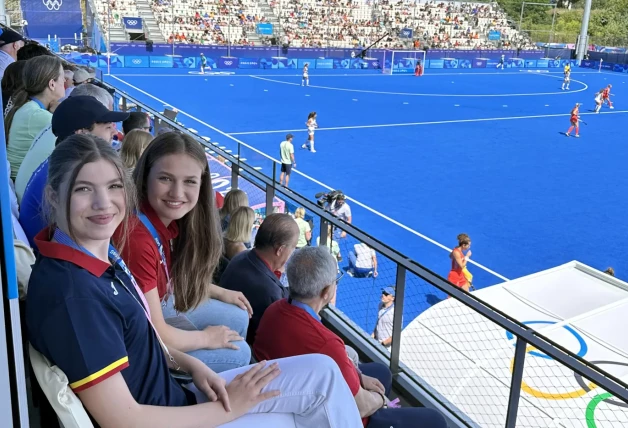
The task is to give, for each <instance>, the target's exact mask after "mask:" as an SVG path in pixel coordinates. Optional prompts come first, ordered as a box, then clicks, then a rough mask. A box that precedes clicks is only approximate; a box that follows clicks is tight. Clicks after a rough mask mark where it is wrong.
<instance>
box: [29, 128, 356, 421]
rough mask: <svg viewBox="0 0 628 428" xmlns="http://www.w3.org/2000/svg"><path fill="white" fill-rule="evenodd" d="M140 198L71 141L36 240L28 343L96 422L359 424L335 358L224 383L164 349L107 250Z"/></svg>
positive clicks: (108, 166) (97, 151)
mask: <svg viewBox="0 0 628 428" xmlns="http://www.w3.org/2000/svg"><path fill="white" fill-rule="evenodd" d="M133 194H134V191H133V186H132V184H131V183H130V182H129V179H128V177H127V176H126V173H125V169H124V166H123V165H122V162H121V161H120V159H119V158H118V156H117V154H116V152H115V151H114V150H113V148H112V147H111V145H110V144H109V142H105V141H104V140H101V139H99V138H97V137H94V136H89V135H74V136H71V137H69V138H67V139H66V140H65V141H63V142H62V143H61V144H59V145H58V146H57V147H56V148H55V150H54V152H53V153H52V155H51V157H50V166H49V175H48V184H47V187H46V199H47V202H48V203H49V205H50V211H49V212H50V213H51V215H52V221H53V222H52V225H51V226H50V227H49V228H48V229H45V230H43V231H42V232H41V233H40V234H39V235H38V236H37V238H36V239H37V242H38V244H39V250H40V255H39V257H38V259H37V262H36V263H35V265H34V267H33V272H32V275H31V279H30V284H29V293H28V296H27V312H26V322H27V326H28V333H29V339H30V341H31V343H32V345H33V347H34V348H35V349H36V350H37V351H39V352H41V353H42V354H43V355H44V356H46V357H47V358H48V359H49V360H50V361H51V362H52V363H53V364H54V365H56V366H58V367H59V368H60V369H61V370H62V371H63V372H64V373H65V374H66V375H67V377H68V380H69V384H70V388H71V389H72V390H73V391H74V392H75V393H77V394H78V396H79V398H80V399H81V401H82V402H83V405H84V406H85V407H86V409H87V410H88V412H89V413H90V414H91V416H92V417H93V418H94V419H95V420H96V422H97V423H98V425H100V426H101V427H103V428H107V427H115V428H120V427H122V428H124V427H133V428H143V427H147V428H148V427H150V428H160V427H173V426H176V427H180V428H184V427H214V426H219V425H220V426H224V427H229V428H235V427H237V428H244V427H250V426H255V427H256V428H261V427H268V428H270V427H278V426H294V427H312V428H314V427H332V426H333V427H349V428H353V427H356V428H357V427H358V426H359V424H360V422H359V420H360V419H359V415H358V413H357V409H356V408H355V406H351V404H352V403H351V402H352V401H353V399H352V397H351V395H350V394H351V393H350V392H349V389H348V387H347V385H346V382H344V380H343V378H342V375H341V374H340V371H339V369H338V367H337V366H336V365H335V363H333V361H332V360H331V359H329V358H327V357H324V356H321V355H315V356H302V357H296V358H289V359H282V360H277V361H275V362H273V363H270V364H267V363H266V362H261V363H259V364H257V365H255V366H249V367H243V368H239V369H236V370H231V371H229V372H225V373H222V374H221V375H217V374H216V373H214V372H213V371H212V370H211V369H209V368H208V367H207V366H205V365H204V364H203V363H202V362H200V361H199V360H197V359H196V358H193V357H191V356H189V355H186V354H184V353H182V352H180V351H177V350H176V349H174V348H171V349H168V347H167V346H166V345H165V344H164V343H163V341H162V340H161V339H160V337H159V335H158V333H157V331H156V329H155V328H154V327H153V325H152V323H151V321H150V313H149V307H148V304H147V303H146V301H145V300H144V298H143V294H142V292H141V291H140V290H139V287H138V286H137V283H136V282H135V279H134V278H133V276H132V274H131V273H130V271H129V270H128V268H127V267H126V265H125V264H124V262H123V261H122V259H120V257H119V254H118V251H117V249H116V248H115V247H114V246H113V245H112V244H111V237H112V235H113V233H114V231H115V230H116V229H117V228H118V227H120V230H121V232H120V233H121V235H122V236H123V237H124V235H125V234H126V233H127V232H128V221H127V219H128V217H129V214H130V211H131V210H132V209H133V206H134V205H133V196H132V195H133ZM169 367H170V368H173V369H179V370H183V371H186V372H188V373H189V374H191V376H192V378H193V384H190V385H189V386H188V387H186V388H185V389H184V388H183V387H181V386H180V385H179V384H178V383H177V382H176V381H175V380H174V379H173V378H172V377H171V376H170V373H169V370H168V368H169ZM311 367H316V371H315V372H313V373H310V372H309V371H308V369H307V368H311ZM227 383H228V384H227ZM302 391H305V392H302ZM311 391H316V392H317V393H316V394H312V392H311ZM208 401H209V402H208ZM197 403H203V404H198V405H195V404H197ZM223 424H224V425H223Z"/></svg>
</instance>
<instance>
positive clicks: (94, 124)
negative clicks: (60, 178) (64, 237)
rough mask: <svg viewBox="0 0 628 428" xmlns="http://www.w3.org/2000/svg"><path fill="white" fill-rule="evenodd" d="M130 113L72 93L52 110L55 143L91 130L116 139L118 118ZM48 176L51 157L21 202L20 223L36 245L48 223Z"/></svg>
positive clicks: (44, 163)
mask: <svg viewBox="0 0 628 428" xmlns="http://www.w3.org/2000/svg"><path fill="white" fill-rule="evenodd" d="M128 117H129V113H123V112H115V111H111V110H109V108H107V107H105V106H104V105H103V104H102V103H101V102H100V101H98V100H97V99H96V98H94V97H88V96H76V97H70V98H68V99H66V100H65V101H63V102H62V103H61V104H59V107H57V109H56V110H55V111H54V113H53V114H52V133H53V134H54V135H55V136H56V137H57V142H56V144H55V145H58V144H59V143H60V142H61V141H63V140H64V139H66V138H67V137H69V136H70V135H74V134H91V135H95V136H97V137H100V138H102V139H103V140H105V141H112V138H113V136H114V134H116V133H117V129H116V126H115V124H116V122H122V121H124V120H126V119H127V118H128ZM47 177H48V159H46V160H45V161H44V162H43V163H42V164H41V165H40V166H39V168H37V169H36V170H35V172H34V173H33V175H32V177H31V179H30V181H29V182H28V184H27V185H26V189H25V190H24V196H23V197H22V204H21V206H20V224H21V225H22V227H23V228H24V232H25V233H26V236H27V238H28V241H29V242H30V244H31V246H32V247H33V248H35V241H34V238H35V235H37V234H38V233H39V232H40V231H41V230H42V229H43V228H44V227H46V226H47V223H46V215H45V211H44V209H43V208H44V207H43V206H42V201H43V200H44V188H45V187H46V180H47ZM35 249H36V248H35Z"/></svg>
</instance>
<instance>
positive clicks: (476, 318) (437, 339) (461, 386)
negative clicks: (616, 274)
mask: <svg viewBox="0 0 628 428" xmlns="http://www.w3.org/2000/svg"><path fill="white" fill-rule="evenodd" d="M473 293H474V295H475V296H477V297H478V298H480V299H481V300H483V301H484V302H486V303H488V304H490V305H491V306H493V307H495V308H496V309H498V310H499V311H501V312H504V313H506V314H508V315H509V316H511V317H513V318H516V319H517V320H519V321H521V322H523V323H525V324H526V325H529V326H530V327H531V328H533V329H535V330H537V331H538V332H540V333H541V334H543V335H544V336H546V337H548V338H549V339H551V340H553V341H555V342H557V343H558V344H560V345H562V346H563V347H565V348H567V349H569V350H571V351H572V352H574V353H576V354H577V355H580V356H581V357H582V358H584V359H586V360H588V361H590V362H593V363H595V364H598V365H599V366H600V367H601V368H602V369H604V370H606V371H607V372H608V373H610V374H612V375H614V376H616V377H617V378H619V379H621V380H628V334H627V332H626V330H628V284H626V283H625V282H623V281H620V280H618V279H616V278H613V277H611V276H610V275H607V274H605V273H602V272H600V271H597V270H595V269H593V268H591V267H588V266H586V265H583V264H582V263H579V262H576V261H573V262H570V263H567V264H564V265H562V266H558V267H556V268H553V269H549V270H546V271H542V272H539V273H536V274H533V275H529V276H525V277H522V278H519V279H516V280H513V281H509V282H505V283H503V284H498V285H495V286H492V287H488V288H485V289H482V290H479V291H475V292H473ZM514 344H515V340H514V339H513V337H512V335H510V334H509V333H507V332H506V331H505V330H504V329H502V328H500V327H498V326H497V325H495V324H494V323H492V322H490V321H488V320H487V319H486V318H484V317H482V316H480V315H479V314H477V313H476V312H474V311H473V310H472V309H470V308H468V307H467V306H464V305H463V304H461V303H460V302H458V301H457V300H454V299H447V300H444V301H442V302H440V303H438V304H436V305H434V306H433V307H431V308H430V309H428V310H427V311H425V312H423V313H422V314H420V315H419V316H418V317H417V318H415V319H414V320H413V321H412V322H411V323H410V324H409V325H408V326H407V327H406V328H405V329H404V330H403V332H402V333H401V355H400V359H401V361H402V362H403V363H404V364H406V365H407V366H408V367H409V368H410V369H412V370H413V371H414V373H415V374H416V375H417V376H418V377H419V378H421V379H422V380H423V381H424V385H425V384H427V385H429V387H428V389H429V390H430V392H432V393H433V394H434V395H435V397H437V398H438V399H439V400H441V401H443V402H444V403H446V404H447V406H448V407H450V408H455V409H457V411H456V413H457V414H458V415H459V416H461V417H463V418H464V419H465V420H466V422H467V423H469V424H470V425H471V426H476V427H500V428H502V427H503V426H504V423H505V420H506V409H507V407H508V397H509V389H510V382H511V365H512V362H513V358H514ZM523 381H524V384H523V386H522V391H521V398H520V401H519V413H518V420H517V427H530V428H541V427H584V428H611V427H612V428H615V427H618V428H619V427H622V428H623V427H628V405H627V404H625V403H623V402H621V401H620V400H619V399H614V398H613V397H609V394H607V393H606V392H605V391H603V390H601V389H600V388H597V387H595V385H592V384H590V382H588V381H586V380H582V379H580V378H579V377H578V376H575V375H574V372H573V371H571V370H569V369H567V368H565V367H564V366H562V365H561V364H560V363H558V362H556V361H554V360H553V359H551V358H549V357H548V356H546V355H544V354H543V353H541V352H539V351H535V350H534V349H529V350H528V353H527V354H526V364H525V371H524V375H523Z"/></svg>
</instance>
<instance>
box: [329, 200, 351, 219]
mask: <svg viewBox="0 0 628 428" xmlns="http://www.w3.org/2000/svg"><path fill="white" fill-rule="evenodd" d="M331 212H332V213H333V214H334V215H335V216H336V217H338V218H339V219H341V220H344V221H348V220H349V217H351V208H350V207H349V204H347V202H345V203H344V204H342V206H341V207H339V208H336V201H334V202H333V203H332V204H331Z"/></svg>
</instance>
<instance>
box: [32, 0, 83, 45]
mask: <svg viewBox="0 0 628 428" xmlns="http://www.w3.org/2000/svg"><path fill="white" fill-rule="evenodd" d="M20 4H21V6H22V15H23V17H24V19H25V20H26V22H28V25H26V26H25V27H24V34H25V35H26V36H27V37H30V38H32V39H36V38H40V39H43V38H46V39H47V38H48V36H51V37H52V38H61V39H68V38H73V37H75V35H76V34H80V33H81V31H83V12H82V11H81V1H80V0H21V1H20Z"/></svg>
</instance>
